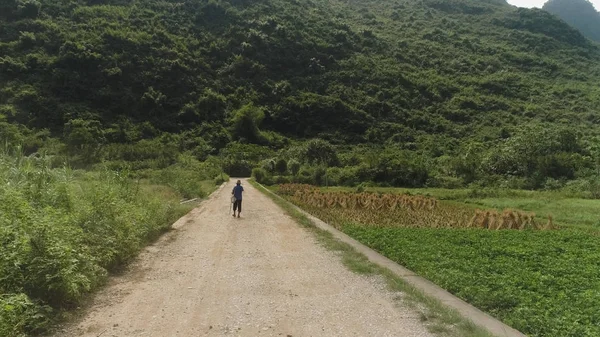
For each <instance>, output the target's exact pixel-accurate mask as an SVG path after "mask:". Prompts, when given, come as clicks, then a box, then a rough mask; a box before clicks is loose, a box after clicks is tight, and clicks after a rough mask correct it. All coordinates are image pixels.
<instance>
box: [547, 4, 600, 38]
mask: <svg viewBox="0 0 600 337" xmlns="http://www.w3.org/2000/svg"><path fill="white" fill-rule="evenodd" d="M543 8H544V10H546V11H548V12H550V13H552V14H555V15H556V16H558V17H559V18H561V19H563V20H565V21H566V22H567V23H569V24H570V25H571V26H573V27H575V28H577V29H579V30H580V31H581V32H582V33H583V35H585V36H587V37H588V38H590V39H592V40H595V41H600V13H598V12H597V11H596V8H595V7H594V5H593V4H592V3H591V2H589V1H588V0H549V1H548V2H546V4H544V7H543Z"/></svg>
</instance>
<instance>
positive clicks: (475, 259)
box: [276, 185, 600, 337]
mask: <svg viewBox="0 0 600 337" xmlns="http://www.w3.org/2000/svg"><path fill="white" fill-rule="evenodd" d="M345 190H346V191H345V192H340V189H339V188H336V189H335V190H334V191H331V190H330V189H326V190H324V191H320V192H317V191H316V190H314V189H311V188H309V187H303V186H294V185H291V186H288V185H281V186H279V187H278V188H277V189H276V191H277V192H278V193H279V194H280V195H282V196H284V197H285V198H287V199H288V200H290V201H292V202H294V203H295V204H297V205H298V206H301V207H302V208H304V209H306V210H307V211H309V212H310V213H312V214H313V215H315V216H317V217H319V218H320V219H323V220H324V221H327V222H328V223H330V224H332V225H334V226H336V227H337V228H338V229H340V230H342V231H344V232H345V233H347V234H349V235H351V236H352V237H354V238H356V239H357V240H359V241H361V242H362V243H364V244H366V245H368V246H370V247H371V248H373V249H375V250H377V251H379V252H380V253H382V254H383V255H385V256H387V257H389V258H390V259H392V260H394V261H396V262H398V263H400V264H402V265H404V266H406V267H408V268H409V269H411V270H413V271H414V272H416V273H418V274H420V275H422V276H424V277H426V278H427V279H429V280H431V281H433V282H435V283H436V284H438V285H440V286H441V287H443V288H445V289H447V290H448V291H450V292H452V293H454V294H455V295H457V296H459V297H461V298H462V299H464V300H466V301H468V302H469V303H472V304H473V305H475V306H477V307H478V308H480V309H482V310H484V311H486V312H488V313H490V314H492V315H494V316H495V317H497V318H499V319H501V320H503V321H504V322H505V323H507V324H509V325H511V326H513V327H514V328H516V329H518V330H520V331H522V332H523V333H525V334H527V335H529V336H556V337H559V336H560V337H564V336H573V337H575V336H590V337H591V336H598V335H599V334H600V310H598V309H599V307H598V303H599V302H598V301H599V300H600V297H598V296H599V294H600V292H599V291H600V283H599V282H598V277H599V276H600V274H599V272H600V270H599V269H598V268H597V266H598V257H599V256H598V254H599V252H600V240H599V239H598V230H599V229H600V227H599V225H600V223H598V222H597V221H598V218H597V215H596V216H594V217H593V218H595V221H596V223H593V224H589V225H587V226H582V224H580V223H578V222H577V221H574V222H571V221H572V220H573V219H569V220H571V221H569V222H561V227H560V228H559V229H550V230H535V227H530V228H527V227H525V228H526V229H525V230H514V227H513V230H511V229H510V228H511V227H510V226H502V227H496V226H494V227H493V228H491V227H488V226H484V228H488V229H481V228H477V227H481V226H478V225H477V224H475V225H473V224H472V223H469V218H470V216H467V217H465V213H467V214H468V213H469V210H470V213H471V214H472V212H473V211H474V207H472V206H471V205H469V204H463V203H460V202H457V200H460V199H461V198H463V197H469V196H468V195H461V194H463V192H458V193H457V192H456V191H455V190H452V191H443V190H437V191H435V190H434V191H431V190H423V191H419V190H409V191H398V190H387V192H388V193H384V194H378V193H375V194H370V197H369V194H365V193H363V192H361V193H355V194H352V193H350V192H349V191H347V189H345ZM379 192H380V193H381V192H382V191H379ZM390 192H393V193H390ZM398 192H412V193H416V192H432V193H433V194H434V195H437V196H440V197H444V198H446V199H453V200H452V201H443V200H442V201H438V202H435V206H434V207H432V203H431V201H432V200H434V199H431V198H423V197H422V196H411V195H403V196H401V195H398V194H396V193H398ZM507 192H510V191H504V192H498V191H496V192H495V193H492V192H491V191H489V195H488V196H487V197H488V198H487V199H483V202H481V204H483V205H486V204H490V201H489V200H491V199H492V198H495V199H496V202H495V204H496V205H503V206H504V207H514V206H515V205H519V204H520V201H519V195H521V197H522V194H524V192H518V191H512V192H510V193H512V194H513V196H512V197H511V196H506V197H501V195H502V194H503V193H507ZM341 193H344V194H341ZM469 193H470V192H469ZM545 194H547V195H543V194H536V195H534V194H530V195H529V196H528V197H529V198H530V199H535V200H536V201H538V205H537V207H536V206H533V205H534V204H533V202H531V201H530V202H529V206H530V207H533V208H532V209H530V210H531V211H534V212H538V211H543V205H542V204H544V203H545V201H544V196H546V197H549V198H550V197H551V198H552V199H555V200H556V199H558V200H561V199H563V196H562V195H561V194H558V193H556V192H545ZM550 194H552V195H550ZM365 196H367V198H365ZM471 197H472V198H473V200H479V199H478V198H474V197H473V196H471ZM351 198H356V199H359V200H358V201H357V202H355V203H351V202H349V200H350V199H351ZM344 199H346V200H344ZM360 199H363V201H361V200H360ZM394 199H397V200H398V199H399V200H401V201H399V202H398V205H397V206H396V205H395V204H390V201H393V200H394ZM486 200H488V201H486ZM571 200H572V201H573V205H572V206H571V207H570V208H569V209H565V210H561V209H555V210H556V211H558V212H564V213H565V214H561V219H563V217H562V216H563V215H565V216H566V215H572V214H573V211H574V210H575V208H574V207H575V204H576V202H577V201H578V202H579V203H581V202H583V200H573V199H571ZM427 201H428V202H427ZM593 202H594V203H596V204H594V205H591V204H590V205H588V207H589V208H588V209H587V212H588V214H589V215H591V214H592V213H595V211H596V210H597V207H598V205H597V203H598V201H593ZM401 203H404V204H403V205H400V204H401ZM577 204H578V203H577ZM407 206H408V207H407ZM479 206H482V205H479ZM488 207H489V205H488ZM577 207H578V208H581V205H580V204H578V206H577ZM390 208H393V209H392V210H390ZM505 213H506V212H505ZM512 213H515V212H514V211H512ZM503 216H504V215H503ZM521 218H522V216H517V217H516V218H513V220H518V219H521ZM461 219H462V220H461ZM473 220H476V221H479V220H480V219H477V218H474V219H473ZM471 221H472V220H471ZM563 224H564V225H563ZM432 227H433V228H432ZM464 227H470V229H465V228H464ZM490 228H491V229H490Z"/></svg>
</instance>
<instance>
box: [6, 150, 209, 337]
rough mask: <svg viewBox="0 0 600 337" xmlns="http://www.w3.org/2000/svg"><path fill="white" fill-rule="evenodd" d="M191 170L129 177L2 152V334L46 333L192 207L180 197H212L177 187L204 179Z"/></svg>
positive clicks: (177, 168) (191, 186) (175, 169)
mask: <svg viewBox="0 0 600 337" xmlns="http://www.w3.org/2000/svg"><path fill="white" fill-rule="evenodd" d="M187 165H188V166H185V165H183V164H180V165H179V166H175V167H172V168H169V169H166V170H163V171H156V172H146V173H147V174H145V177H144V176H140V175H139V174H136V175H137V177H136V179H133V178H134V177H133V176H132V175H133V173H130V172H129V173H128V172H126V171H121V172H114V171H110V170H106V169H105V170H99V171H94V172H83V171H72V170H70V169H68V168H66V167H63V168H52V167H51V160H50V158H49V157H44V156H33V157H25V156H23V155H22V154H18V153H17V154H8V153H6V152H2V153H0V243H1V245H0V335H1V336H7V337H13V336H25V335H28V334H34V333H39V332H43V331H45V329H47V328H48V326H49V325H50V324H51V323H53V322H54V321H55V320H56V319H57V318H58V317H60V313H61V311H62V310H64V309H69V308H73V307H74V306H76V305H78V304H79V303H80V302H81V300H82V299H83V298H84V296H85V295H86V294H88V293H89V292H90V291H92V290H94V289H95V288H97V287H98V286H99V285H101V284H102V283H103V281H104V280H105V278H106V276H107V274H108V272H109V271H111V270H114V269H115V268H118V267H121V266H122V265H123V264H124V263H125V262H127V261H129V260H130V259H131V258H132V257H133V256H135V254H136V253H137V252H138V251H139V250H140V249H141V248H142V247H143V246H144V245H145V244H146V243H148V242H149V241H151V240H153V239H155V238H156V237H157V236H158V235H159V234H161V233H162V232H164V231H165V230H167V229H168V228H169V227H170V226H171V224H172V223H173V222H174V221H175V220H176V219H177V218H179V217H180V216H181V215H183V214H184V213H185V212H186V211H188V210H189V209H190V208H191V207H193V204H187V205H184V206H181V205H180V204H179V200H180V198H181V197H182V196H183V195H185V194H187V193H189V194H191V196H202V195H204V194H205V193H206V192H210V189H209V188H213V187H208V186H210V185H205V186H207V187H202V186H196V185H194V184H193V183H191V184H190V182H189V181H188V182H187V184H188V185H186V186H184V187H183V188H182V189H180V190H179V189H178V187H180V186H182V185H183V184H182V182H181V180H182V179H186V178H188V180H189V177H190V175H192V174H194V175H195V177H196V178H197V179H203V177H202V176H201V175H198V174H197V172H198V171H194V170H192V169H189V165H190V163H189V162H188V164H187ZM184 167H185V168H187V169H184ZM174 172H175V173H174ZM203 172H210V170H209V169H207V168H204V169H203ZM186 173H187V174H186ZM181 175H182V176H183V177H181ZM142 178H144V179H142ZM204 179H206V178H204ZM152 182H156V183H159V184H161V185H158V184H155V183H152ZM210 184H211V185H212V186H214V181H212V180H211V181H210ZM167 186H172V187H167ZM194 187H195V188H196V189H194Z"/></svg>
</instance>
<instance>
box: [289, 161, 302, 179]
mask: <svg viewBox="0 0 600 337" xmlns="http://www.w3.org/2000/svg"><path fill="white" fill-rule="evenodd" d="M287 166H288V168H289V169H290V171H291V172H292V175H294V176H297V175H298V172H300V163H299V162H298V161H297V160H295V159H290V161H289V162H288V165H287Z"/></svg>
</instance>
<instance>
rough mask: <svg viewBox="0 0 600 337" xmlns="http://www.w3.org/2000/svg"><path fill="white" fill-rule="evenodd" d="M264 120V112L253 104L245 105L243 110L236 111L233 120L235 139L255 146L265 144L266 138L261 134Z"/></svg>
mask: <svg viewBox="0 0 600 337" xmlns="http://www.w3.org/2000/svg"><path fill="white" fill-rule="evenodd" d="M264 118H265V113H264V111H263V110H262V109H260V108H258V107H256V106H254V105H253V104H252V103H250V104H247V105H244V106H243V107H242V108H241V109H239V110H237V111H235V113H234V116H233V120H232V124H233V130H232V131H233V132H232V133H233V137H234V139H235V140H239V141H246V142H249V143H254V144H260V143H263V142H264V137H263V135H262V134H261V132H260V129H259V126H260V124H261V123H262V121H263V119H264Z"/></svg>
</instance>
